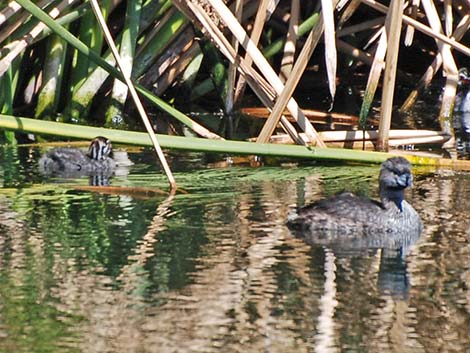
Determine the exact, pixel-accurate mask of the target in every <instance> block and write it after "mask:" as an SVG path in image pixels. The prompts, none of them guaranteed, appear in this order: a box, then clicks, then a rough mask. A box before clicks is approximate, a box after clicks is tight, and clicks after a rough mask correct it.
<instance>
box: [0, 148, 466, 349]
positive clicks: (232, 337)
mask: <svg viewBox="0 0 470 353" xmlns="http://www.w3.org/2000/svg"><path fill="white" fill-rule="evenodd" d="M0 152H1V156H0V185H1V186H2V189H0V352H2V353H3V352H5V353H7V352H8V353H9V352H17V353H21V352H25V353H26V352H28V353H30V352H87V353H88V352H110V353H111V352H113V353H117V352H215V351H221V352H467V351H470V335H469V334H468V332H469V327H470V221H469V220H468V219H469V218H468V210H469V209H470V201H469V200H470V197H469V195H470V174H466V173H454V172H448V171H441V172H434V171H429V170H415V174H416V177H415V186H414V188H413V189H412V190H411V192H409V193H408V195H407V196H408V199H409V201H410V202H411V203H412V204H413V205H414V206H415V208H416V209H417V211H418V212H419V213H420V214H421V216H422V219H423V223H424V230H423V234H422V236H421V237H420V238H419V240H418V241H417V243H416V244H414V245H412V246H411V247H409V248H408V249H405V251H400V249H397V250H396V251H394V250H385V249H359V250H357V249H356V250H355V251H349V252H348V251H340V250H338V249H331V248H328V247H322V246H315V245H309V244H306V243H304V242H303V241H302V240H300V239H296V238H295V237H293V236H292V235H291V234H290V233H289V230H288V229H287V228H286V226H285V221H286V218H287V215H288V214H289V213H290V212H292V211H293V210H294V209H295V208H296V207H297V206H301V205H303V204H305V203H308V202H311V201H313V200H316V199H319V198H321V197H325V196H328V195H331V194H334V193H336V192H338V191H340V190H343V189H346V190H351V191H354V192H357V193H360V194H363V195H368V196H371V197H375V196H376V194H377V193H376V187H377V182H376V180H377V175H378V170H379V167H378V166H363V165H353V166H351V165H348V166H345V165H339V166H338V165H333V164H329V165H328V164H315V163H310V164H307V165H292V164H289V165H284V166H283V165H280V166H265V167H260V168H250V167H245V166H231V167H224V168H208V167H207V166H208V165H210V162H212V161H211V160H210V158H209V157H208V156H205V155H201V154H178V155H173V156H171V158H170V163H171V164H172V167H173V169H174V170H175V177H176V180H177V181H178V184H179V186H180V187H181V188H183V189H184V190H185V193H183V192H181V193H178V194H176V195H175V196H174V197H169V196H166V195H159V194H158V193H157V194H154V195H151V197H149V196H145V195H137V196H136V195H124V194H113V193H110V194H100V193H93V192H90V191H87V190H81V189H80V186H83V185H87V184H88V180H86V179H79V180H51V179H45V178H43V177H41V176H40V175H38V174H37V172H36V161H37V158H38V155H39V153H40V152H39V151H38V150H36V149H30V148H18V149H9V148H4V149H2V150H1V151H0ZM131 159H132V160H134V162H136V164H135V165H134V166H132V167H131V168H130V170H129V174H128V175H125V174H126V173H124V175H121V176H117V177H114V178H113V179H112V180H111V183H112V185H113V186H129V187H130V186H131V187H146V188H153V189H166V187H167V183H166V180H165V177H164V176H163V175H162V173H161V172H160V171H158V170H157V169H158V168H157V167H154V166H152V165H151V164H149V163H146V162H147V161H146V160H145V158H143V157H142V156H141V155H140V154H131ZM150 159H151V160H152V159H153V157H152V158H150ZM402 250H403V249H402Z"/></svg>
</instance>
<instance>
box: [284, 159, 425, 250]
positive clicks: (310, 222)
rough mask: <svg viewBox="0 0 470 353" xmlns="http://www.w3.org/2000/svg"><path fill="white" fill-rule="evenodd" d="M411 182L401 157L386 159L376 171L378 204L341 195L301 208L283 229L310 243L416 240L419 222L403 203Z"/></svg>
mask: <svg viewBox="0 0 470 353" xmlns="http://www.w3.org/2000/svg"><path fill="white" fill-rule="evenodd" d="M412 179H413V178H412V175H411V165H410V162H408V161H407V160H406V159H405V158H403V157H392V158H389V159H387V160H386V161H385V162H383V163H382V167H381V170H380V175H379V193H380V201H376V200H372V199H369V198H365V197H360V196H356V195H354V194H352V193H341V194H339V195H336V196H333V197H331V198H328V199H324V200H320V201H317V202H314V203H313V204H310V205H307V206H305V207H303V208H301V209H300V210H299V211H298V212H297V214H296V215H292V216H290V217H289V219H288V222H287V225H288V227H289V228H290V229H291V230H292V231H293V232H294V233H295V234H296V235H298V236H300V237H306V238H310V240H311V241H312V242H316V240H318V238H319V237H320V238H322V237H323V238H322V239H326V238H328V237H335V238H336V239H338V238H342V237H343V239H344V238H350V239H353V238H359V237H362V238H363V239H364V236H365V235H379V234H380V235H386V234H388V235H390V234H400V235H405V236H406V235H408V234H409V235H410V236H412V237H414V236H415V235H418V236H419V234H420V233H421V228H422V224H421V219H420V217H419V215H418V213H417V212H416V211H415V209H414V208H413V206H411V205H410V204H409V203H408V202H406V201H405V200H404V194H405V189H406V188H407V187H409V186H411V184H412ZM312 238H315V239H312ZM373 238H375V237H373ZM307 240H308V239H307ZM370 240H371V241H376V240H377V239H375V240H372V239H370ZM379 240H380V239H379Z"/></svg>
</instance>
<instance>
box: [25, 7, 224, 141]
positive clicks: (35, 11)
mask: <svg viewBox="0 0 470 353" xmlns="http://www.w3.org/2000/svg"><path fill="white" fill-rule="evenodd" d="M17 2H18V4H20V5H21V6H23V7H24V8H25V9H26V10H27V11H29V12H30V13H31V14H32V15H33V16H35V17H37V18H38V19H39V20H40V21H42V22H44V23H45V24H46V25H47V26H48V27H49V28H51V29H52V30H53V31H54V32H55V33H57V34H58V35H59V36H60V37H61V38H63V39H64V40H65V41H67V42H68V43H69V44H70V45H72V46H73V47H74V48H76V49H77V50H78V51H80V52H81V53H82V54H84V55H87V56H88V57H89V58H90V59H91V60H93V61H94V62H95V63H96V64H98V65H100V66H101V67H102V68H103V69H105V70H106V71H107V72H108V73H109V74H110V75H112V76H113V77H115V78H117V79H119V80H121V81H124V78H123V76H122V74H121V73H120V72H119V71H118V70H117V69H116V68H115V67H113V66H112V65H110V64H109V63H108V62H106V61H105V60H103V58H101V56H99V55H98V54H97V53H96V52H94V51H92V50H90V48H88V47H87V46H86V45H85V44H83V43H82V42H81V41H80V40H79V39H77V38H76V37H75V36H74V35H73V34H72V33H70V32H69V31H67V30H66V29H65V28H64V27H62V26H60V25H59V24H58V23H56V22H55V21H54V20H53V19H51V18H50V17H49V16H48V15H47V14H46V13H45V12H44V11H42V10H41V9H40V8H38V7H37V6H36V5H35V4H34V3H33V2H31V1H30V0H18V1H17ZM135 86H136V89H137V91H138V92H139V93H140V94H142V95H143V96H144V97H145V98H147V99H148V100H149V101H150V102H152V103H153V104H155V105H156V106H157V107H158V108H159V109H161V110H163V111H165V112H167V113H168V114H170V115H171V116H172V117H174V118H175V119H177V120H179V121H180V122H181V123H183V124H184V125H186V126H187V127H188V128H190V129H191V130H193V131H194V132H196V133H197V134H199V135H201V136H204V137H207V138H212V139H220V136H218V135H216V134H214V133H212V132H210V131H209V130H207V129H206V128H204V127H203V126H201V125H200V124H198V123H196V122H195V121H193V120H191V119H190V118H188V117H187V116H186V115H184V114H183V113H181V112H180V111H178V110H177V109H175V108H173V107H172V106H170V105H169V104H167V103H166V102H165V101H163V100H162V99H160V98H159V97H156V96H155V95H153V94H152V93H151V92H150V91H148V90H147V89H145V88H144V87H142V86H140V85H135Z"/></svg>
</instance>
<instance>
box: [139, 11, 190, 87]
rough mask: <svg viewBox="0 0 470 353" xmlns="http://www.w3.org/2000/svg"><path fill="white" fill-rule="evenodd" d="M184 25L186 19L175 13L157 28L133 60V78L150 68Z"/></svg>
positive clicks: (177, 12)
mask: <svg viewBox="0 0 470 353" xmlns="http://www.w3.org/2000/svg"><path fill="white" fill-rule="evenodd" d="M186 23H187V20H186V17H184V15H183V14H182V13H181V12H179V11H175V12H174V13H173V15H171V16H170V17H169V18H168V20H167V21H165V22H164V23H163V24H161V27H160V26H159V28H158V31H157V32H156V33H155V34H154V37H153V38H152V39H151V40H149V41H148V42H147V43H146V44H145V46H144V48H142V49H141V50H139V52H138V54H137V57H136V59H135V65H134V70H133V74H132V75H133V77H136V78H137V77H139V76H140V75H142V74H143V73H144V72H145V71H146V70H147V69H148V68H149V67H150V65H151V64H152V63H153V62H154V61H155V60H156V58H157V57H158V55H159V54H160V53H161V51H162V50H163V49H164V48H165V47H166V46H168V44H169V43H170V42H171V41H172V40H173V39H174V37H175V34H177V33H178V32H180V31H181V30H182V29H183V27H184V24H186Z"/></svg>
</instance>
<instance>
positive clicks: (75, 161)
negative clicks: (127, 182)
mask: <svg viewBox="0 0 470 353" xmlns="http://www.w3.org/2000/svg"><path fill="white" fill-rule="evenodd" d="M111 154H112V145H111V141H109V140H108V139H107V138H106V137H103V136H98V137H95V138H94V139H93V140H92V141H91V143H90V147H89V148H88V152H86V153H85V152H84V151H83V150H81V149H78V148H69V147H67V148H64V147H59V148H54V149H52V150H50V151H48V152H46V153H45V154H44V155H43V156H42V157H41V158H40V159H39V170H40V171H41V172H42V173H43V174H45V175H57V176H63V177H75V176H83V175H90V176H91V175H97V174H99V175H108V176H110V175H111V174H112V173H113V171H114V169H115V167H116V163H115V161H114V160H113V158H111Z"/></svg>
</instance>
